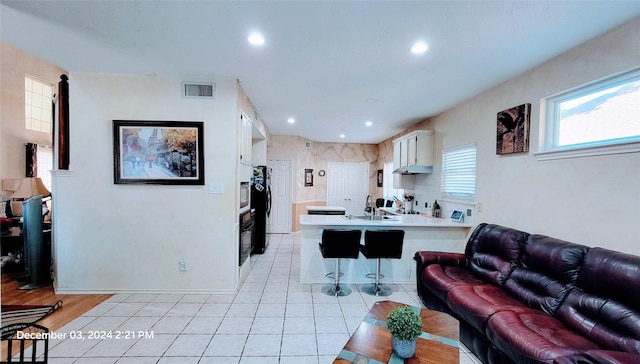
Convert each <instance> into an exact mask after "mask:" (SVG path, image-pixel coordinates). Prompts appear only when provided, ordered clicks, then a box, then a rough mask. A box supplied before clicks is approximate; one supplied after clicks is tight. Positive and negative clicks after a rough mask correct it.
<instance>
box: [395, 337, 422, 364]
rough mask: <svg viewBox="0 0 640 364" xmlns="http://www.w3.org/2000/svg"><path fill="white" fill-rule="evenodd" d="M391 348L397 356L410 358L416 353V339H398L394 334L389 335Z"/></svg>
mask: <svg viewBox="0 0 640 364" xmlns="http://www.w3.org/2000/svg"><path fill="white" fill-rule="evenodd" d="M391 348H392V349H393V353H394V354H396V356H397V357H399V358H402V359H407V358H412V357H413V356H414V355H415V354H416V339H413V340H400V339H398V338H396V337H395V336H391Z"/></svg>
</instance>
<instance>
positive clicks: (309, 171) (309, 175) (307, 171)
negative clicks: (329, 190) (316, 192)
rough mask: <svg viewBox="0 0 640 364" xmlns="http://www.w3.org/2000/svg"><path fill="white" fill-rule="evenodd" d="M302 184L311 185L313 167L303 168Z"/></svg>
mask: <svg viewBox="0 0 640 364" xmlns="http://www.w3.org/2000/svg"><path fill="white" fill-rule="evenodd" d="M304 186H305V187H311V186H313V169H305V170H304Z"/></svg>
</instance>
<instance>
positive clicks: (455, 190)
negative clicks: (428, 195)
mask: <svg viewBox="0 0 640 364" xmlns="http://www.w3.org/2000/svg"><path fill="white" fill-rule="evenodd" d="M476 149H477V147H476V145H475V144H469V145H465V146H461V147H457V148H450V149H445V150H443V151H442V183H441V188H442V197H444V198H447V197H448V198H455V199H462V200H473V199H474V197H475V195H476Z"/></svg>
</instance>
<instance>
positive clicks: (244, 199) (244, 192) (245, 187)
mask: <svg viewBox="0 0 640 364" xmlns="http://www.w3.org/2000/svg"><path fill="white" fill-rule="evenodd" d="M250 185H251V184H250V183H249V182H240V210H241V211H242V210H244V208H245V207H246V208H247V209H248V208H249V196H250V195H251V191H250V190H251V186H250Z"/></svg>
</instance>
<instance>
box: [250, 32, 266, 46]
mask: <svg viewBox="0 0 640 364" xmlns="http://www.w3.org/2000/svg"><path fill="white" fill-rule="evenodd" d="M248 39H249V43H251V44H253V45H263V44H264V37H263V36H262V34H260V33H251V35H249V38H248Z"/></svg>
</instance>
